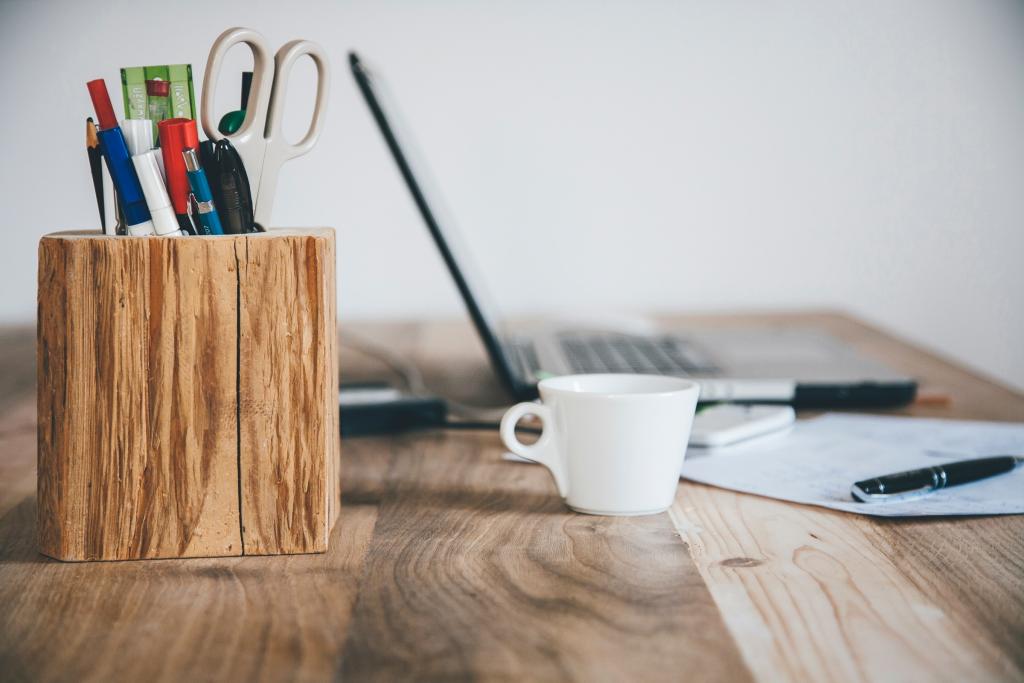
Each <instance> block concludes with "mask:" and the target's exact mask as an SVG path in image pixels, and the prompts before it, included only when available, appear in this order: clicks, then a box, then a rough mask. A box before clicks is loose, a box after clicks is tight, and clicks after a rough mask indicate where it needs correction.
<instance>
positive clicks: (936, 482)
mask: <svg viewBox="0 0 1024 683" xmlns="http://www.w3.org/2000/svg"><path fill="white" fill-rule="evenodd" d="M1022 462H1024V457H1020V456H1015V455H994V456H991V457H987V458H976V459H974V460H960V461H959V462H948V463H946V464H945V465H936V466H934V467H924V468H922V469H919V470H907V471H906V472H896V473H894V474H886V475H884V476H881V477H875V478H873V479H865V480H864V481H858V482H857V483H856V484H854V485H853V486H852V487H850V493H851V494H852V495H853V497H854V498H855V499H856V500H858V501H860V502H862V503H881V502H889V501H896V500H906V499H908V498H916V497H917V496H923V495H926V494H929V493H932V492H933V491H938V490H939V489H943V488H946V487H947V486H956V485H958V484H968V483H970V482H972V481H978V480H979V479H987V478H988V477H994V476H995V475H997V474H1004V473H1006V472H1011V471H1013V470H1014V469H1015V468H1016V467H1017V466H1018V465H1020V464H1021V463H1022Z"/></svg>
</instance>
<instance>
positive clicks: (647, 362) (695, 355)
mask: <svg viewBox="0 0 1024 683" xmlns="http://www.w3.org/2000/svg"><path fill="white" fill-rule="evenodd" d="M559 342H560V343H561V346H562V351H563V352H564V353H565V356H566V358H567V359H568V361H569V365H570V366H571V367H572V369H573V372H580V373H585V372H636V373H640V374H649V375H713V374H715V372H716V368H715V366H714V364H713V363H711V361H710V360H709V359H708V358H707V357H706V356H705V355H704V354H702V353H701V352H700V351H699V350H698V349H696V348H695V347H694V346H692V345H690V344H687V343H686V342H684V341H682V340H680V339H678V338H676V337H639V336H634V335H628V334H608V333H601V334H595V333H591V334H576V333H573V334H562V335H559Z"/></svg>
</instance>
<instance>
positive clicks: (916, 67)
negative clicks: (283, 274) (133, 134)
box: [0, 0, 1024, 387]
mask: <svg viewBox="0 0 1024 683" xmlns="http://www.w3.org/2000/svg"><path fill="white" fill-rule="evenodd" d="M232 25H245V26H251V27H254V28H257V29H258V30H261V31H262V32H263V33H264V34H265V35H266V36H267V37H268V38H269V39H270V41H271V42H272V44H273V45H274V47H275V48H276V47H277V46H278V45H280V44H281V43H283V42H284V41H286V40H289V39H291V38H295V37H303V38H310V39H314V40H317V41H319V42H321V43H322V44H324V45H325V46H326V48H327V50H328V52H329V53H330V55H331V59H332V62H333V66H334V79H333V90H332V95H331V103H330V110H329V121H328V123H327V127H326V130H325V132H324V134H323V137H322V138H321V143H320V145H319V146H318V147H317V148H316V149H315V150H314V151H313V152H312V153H311V154H310V155H308V156H306V157H302V158H300V159H297V160H295V161H293V162H291V163H290V164H288V165H287V166H286V167H285V169H284V171H283V172H282V177H281V182H280V186H279V190H278V197H277V201H276V205H275V223H276V224H278V225H325V224H326V225H332V226H335V227H337V228H338V230H339V249H338V265H339V288H340V294H339V301H340V305H341V308H342V315H343V316H344V317H345V318H349V319H351V318H366V317H373V318H384V317H409V316H452V315H461V314H462V309H461V304H460V302H459V300H458V298H457V296H456V293H455V290H454V288H453V286H452V285H451V283H450V281H449V279H448V278H447V276H446V275H445V272H444V270H443V268H442V265H441V262H440V259H439V258H438V256H437V254H436V251H435V250H434V249H433V247H432V246H431V243H430V242H429V241H428V237H427V234H426V231H425V230H424V228H423V227H422V225H421V223H420V221H419V219H418V216H417V214H416V213H415V211H414V207H413V205H412V202H411V201H410V199H409V198H408V195H407V194H406V192H405V190H404V187H403V186H402V184H401V182H400V178H399V176H398V174H397V172H396V170H395V169H394V167H393V165H392V162H391V160H390V158H389V156H388V154H387V152H386V149H385V147H384V145H383V143H382V141H381V140H380V138H379V136H378V134H377V131H376V129H375V128H374V126H373V123H372V120H371V119H370V117H369V115H368V113H367V111H366V109H365V107H364V105H363V104H362V102H361V100H360V99H359V98H358V93H357V91H356V89H355V86H354V84H353V82H352V80H351V78H350V77H349V74H348V72H347V63H346V52H347V51H348V50H349V49H352V48H356V49H358V50H359V51H360V52H361V53H362V54H363V55H364V57H365V58H366V59H367V61H369V62H371V63H372V64H374V65H375V66H376V67H377V69H378V70H379V71H381V72H383V73H385V74H386V75H387V78H388V81H389V83H390V86H391V89H392V91H394V93H395V94H396V95H397V96H398V99H399V100H400V101H401V104H402V108H403V109H404V112H405V115H406V119H407V120H408V121H409V122H410V123H411V124H412V126H411V127H412V129H413V132H414V133H415V137H416V138H417V139H418V141H419V146H420V149H421V151H422V152H423V155H424V156H425V158H427V159H429V160H430V163H431V167H432V170H433V172H434V175H435V177H436V179H437V181H438V184H439V185H440V186H441V187H443V188H444V191H445V197H446V199H447V203H448V205H449V206H450V207H452V208H453V209H454V214H455V216H456V217H457V219H458V222H459V224H460V225H461V227H462V229H463V231H464V232H465V233H466V239H467V241H468V243H469V247H470V248H471V250H472V251H473V252H474V253H475V254H476V258H477V260H478V261H479V262H480V264H481V270H483V271H484V273H486V276H487V279H488V281H489V284H490V289H491V290H492V294H493V295H494V298H495V299H497V301H498V302H499V303H500V304H501V305H502V306H503V308H504V309H505V310H506V311H507V312H510V313H532V312H555V311H564V310H572V309H577V308H586V309H589V310H592V309H598V308H610V309H615V310H632V311H684V310H709V309H731V310H751V309H782V308H785V309H790V308H800V307H839V308H843V309H846V310H849V311H851V312H853V313H856V314H859V315H861V316H864V317H865V318H867V319H869V320H871V321H874V322H876V323H880V324H882V325H884V326H886V327H888V328H890V329H891V330H894V331H895V332H897V333H899V334H901V335H903V336H905V337H907V338H910V339H912V340H914V341H917V342H919V343H923V344H925V345H926V346H929V347H931V348H933V349H937V350H939V351H941V352H943V353H946V354H948V355H950V356H953V357H955V358H957V359H959V360H961V361H963V362H966V363H968V364H970V365H973V366H974V367H976V368H979V369H981V370H983V371H984V372H986V373H988V374H989V375H991V376H994V377H998V378H1000V379H1002V380H1003V381H1005V382H1007V383H1010V384H1013V385H1015V386H1017V387H1024V267H1022V261H1024V3H1021V2H1018V1H1016V0H979V1H978V2H964V1H963V0H901V1H900V2H892V1H891V0H864V1H858V2H838V1H826V2H821V1H818V0H808V1H807V2H755V1H753V0H751V1H750V2H729V1H726V2H695V1H686V2H682V1H681V2H666V3H656V2H628V3H627V2H622V3H604V4H597V3H592V2H579V3H576V2H560V3H542V2H503V3H497V2H486V3H480V2H475V3H474V2H434V3H426V2H412V1H410V2H383V3H382V2H346V3H334V2H331V3H328V2H323V3H313V2H297V1H292V2H288V3H283V2H279V1H275V2H263V1H256V0H248V1H246V2H212V1H207V2H174V3H171V2H150V3H143V2H140V1H139V0H134V1H131V2H126V1H124V0H106V1H105V2H100V3H96V2H92V3H86V2H70V1H62V2H29V1H28V0H0V61H2V63H3V65H4V68H3V69H0V92H3V93H4V102H5V105H4V117H3V118H4V124H5V125H4V134H3V143H2V144H3V147H2V149H3V151H2V153H0V154H2V158H3V163H2V164H0V199H2V205H3V211H2V213H0V229H2V231H3V240H4V242H3V244H4V246H3V249H2V250H0V292H2V296H0V322H14V321H30V320H32V318H33V316H34V313H35V311H34V307H35V303H34V291H35V248H36V241H37V240H38V238H39V236H40V235H42V234H43V233H45V232H48V231H51V230H56V229H68V228H92V227H94V226H95V219H94V216H95V204H94V201H93V198H92V188H91V183H90V180H89V175H88V170H87V168H88V164H87V162H86V159H85V153H84V151H83V149H82V147H83V135H84V133H83V128H84V117H85V116H86V115H88V114H90V113H91V106H90V102H89V99H88V96H87V93H86V89H85V82H86V81H87V80H89V79H90V78H94V77H98V76H102V77H105V78H106V79H107V81H108V83H109V84H110V85H111V87H112V89H114V90H113V92H114V93H115V95H116V94H117V93H118V92H119V91H118V90H116V88H117V87H118V69H119V68H120V67H121V66H127V65H136V64H151V63H168V62H191V63H192V64H193V66H194V70H195V74H196V86H197V99H198V90H199V89H200V88H201V81H202V74H203V70H204V68H205V63H206V55H207V53H208V51H209V46H210V44H211V43H212V41H213V39H214V38H215V37H216V36H217V34H218V33H220V31H221V30H222V29H223V28H226V27H228V26H232ZM236 56H237V57H238V59H237V60H235V62H234V63H233V65H234V66H235V67H236V70H241V68H242V67H243V66H245V62H246V61H247V59H248V58H247V57H246V56H245V52H244V51H243V50H242V49H241V48H239V53H238V55H236ZM296 77H297V81H296V83H295V84H294V85H293V92H292V93H291V94H292V95H293V96H294V98H293V99H294V100H295V102H294V105H295V106H294V107H292V109H291V110H290V111H289V114H288V116H287V118H286V127H287V129H288V130H289V131H291V133H292V137H293V139H294V138H297V137H298V133H299V132H301V130H302V129H303V127H304V123H305V118H304V117H305V116H307V115H308V111H309V110H310V104H309V103H308V102H307V101H306V100H307V98H308V97H310V95H311V88H312V68H311V66H309V65H308V64H307V65H304V68H302V69H300V70H299V72H298V73H297V74H296ZM225 80H226V84H225V88H224V89H223V92H222V93H221V97H220V100H221V101H222V103H223V106H222V110H227V109H228V108H229V106H230V105H233V104H234V101H235V99H236V97H237V94H236V93H235V89H236V86H235V85H234V84H235V82H236V77H234V76H233V75H231V76H227V75H226V76H225ZM227 84H230V90H228V88H227V87H226V86H227ZM116 101H117V102H119V95H118V96H117V100H116ZM118 108H119V109H120V107H118ZM232 108H233V107H232Z"/></svg>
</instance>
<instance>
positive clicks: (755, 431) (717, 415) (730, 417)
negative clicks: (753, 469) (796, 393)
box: [690, 403, 796, 448]
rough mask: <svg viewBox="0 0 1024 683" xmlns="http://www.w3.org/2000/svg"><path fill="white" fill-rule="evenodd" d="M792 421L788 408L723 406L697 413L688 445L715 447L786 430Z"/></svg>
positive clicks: (725, 404)
mask: <svg viewBox="0 0 1024 683" xmlns="http://www.w3.org/2000/svg"><path fill="white" fill-rule="evenodd" d="M794 420H796V413H795V412H794V411H793V407H792V406H775V405H736V404H729V403H724V404H721V405H715V406H711V407H710V408H705V409H704V410H701V411H700V412H698V413H697V417H695V418H694V420H693V429H692V430H691V431H690V445H691V446H697V447H699V448H718V447H720V446H729V445H732V444H734V443H739V442H740V441H746V440H748V439H753V438H756V437H758V436H765V435H767V434H771V433H773V432H778V431H780V430H783V429H786V428H787V427H789V426H790V425H792V424H793V421H794Z"/></svg>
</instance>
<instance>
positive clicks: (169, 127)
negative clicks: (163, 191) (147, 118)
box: [157, 119, 199, 235]
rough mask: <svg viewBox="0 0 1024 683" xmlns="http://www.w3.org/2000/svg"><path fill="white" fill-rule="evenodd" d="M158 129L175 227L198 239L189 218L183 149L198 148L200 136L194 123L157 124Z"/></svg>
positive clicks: (189, 120) (170, 122) (176, 121)
mask: <svg viewBox="0 0 1024 683" xmlns="http://www.w3.org/2000/svg"><path fill="white" fill-rule="evenodd" d="M157 125H158V127H159V129H160V150H161V151H162V152H163V155H164V171H165V172H166V174H167V194H168V195H170V197H171V205H172V206H173V207H174V213H175V215H176V216H177V217H178V225H179V226H180V227H181V229H182V230H184V231H185V232H186V233H188V234H190V235H198V234H199V232H198V230H197V229H196V226H195V225H193V223H192V219H190V218H189V215H188V208H189V206H188V204H189V195H190V194H191V192H190V190H189V185H188V176H187V175H186V174H185V157H184V156H183V155H184V152H185V150H186V149H196V148H197V147H199V132H198V131H197V130H196V122H195V120H193V119H166V120H164V121H161V122H160V123H159V124H157Z"/></svg>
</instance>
